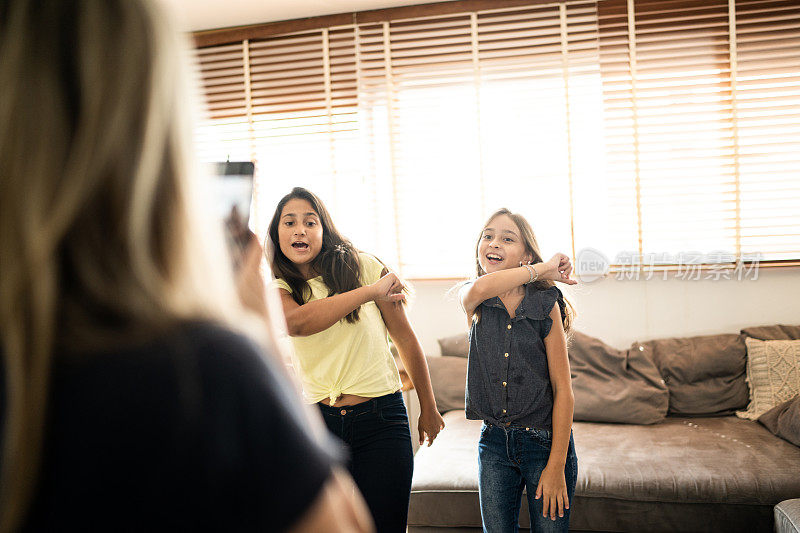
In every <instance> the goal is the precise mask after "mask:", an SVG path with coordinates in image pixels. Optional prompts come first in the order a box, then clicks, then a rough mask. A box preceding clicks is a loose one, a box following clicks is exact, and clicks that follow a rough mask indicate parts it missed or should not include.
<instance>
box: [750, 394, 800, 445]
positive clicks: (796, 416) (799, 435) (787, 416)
mask: <svg viewBox="0 0 800 533" xmlns="http://www.w3.org/2000/svg"><path fill="white" fill-rule="evenodd" d="M758 421H759V422H760V423H761V424H763V425H764V427H765V428H767V429H768V430H770V431H771V432H772V433H773V434H774V435H777V436H779V437H780V438H782V439H784V440H787V441H789V442H791V443H792V444H794V445H795V446H800V394H798V395H797V396H795V397H794V398H792V399H791V400H789V401H787V402H783V403H782V404H780V405H776V406H775V407H773V408H772V409H770V410H769V411H767V412H766V413H764V414H763V415H761V416H760V417H758Z"/></svg>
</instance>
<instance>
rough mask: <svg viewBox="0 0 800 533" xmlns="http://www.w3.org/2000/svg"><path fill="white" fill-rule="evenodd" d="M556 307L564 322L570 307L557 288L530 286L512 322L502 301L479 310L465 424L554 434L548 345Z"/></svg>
mask: <svg viewBox="0 0 800 533" xmlns="http://www.w3.org/2000/svg"><path fill="white" fill-rule="evenodd" d="M556 302H558V305H559V308H560V309H561V317H562V319H563V318H564V313H565V312H566V303H565V302H564V296H563V295H562V294H561V291H560V290H559V289H558V287H555V286H552V287H548V288H546V289H543V290H539V289H536V288H535V287H534V286H532V285H526V287H525V296H524V297H523V298H522V301H521V302H520V304H519V306H518V307H517V309H516V313H515V316H514V318H510V317H509V314H508V312H507V311H506V308H505V306H504V305H503V302H502V301H501V300H500V298H499V297H496V296H495V297H494V298H489V299H488V300H485V301H484V302H482V303H481V304H480V315H481V317H480V320H478V321H473V323H472V328H471V329H470V333H469V363H468V366H467V394H466V404H467V405H466V414H467V418H470V419H473V420H484V421H486V422H488V423H489V424H494V425H498V426H500V425H502V426H509V425H513V426H524V427H535V428H538V429H547V430H552V425H553V424H552V417H553V387H552V385H551V384H550V372H549V368H548V365H547V352H546V350H545V345H544V339H545V337H547V335H548V333H550V328H551V327H552V325H553V320H552V319H551V318H550V311H551V310H552V309H553V305H555V303H556Z"/></svg>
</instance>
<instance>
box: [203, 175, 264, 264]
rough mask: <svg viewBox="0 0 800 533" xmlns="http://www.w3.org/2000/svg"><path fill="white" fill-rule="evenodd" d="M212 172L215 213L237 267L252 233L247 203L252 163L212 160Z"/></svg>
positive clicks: (251, 189)
mask: <svg viewBox="0 0 800 533" xmlns="http://www.w3.org/2000/svg"><path fill="white" fill-rule="evenodd" d="M212 172H213V175H214V180H213V187H212V192H213V194H214V199H213V202H214V206H215V209H216V214H217V216H218V218H219V220H220V221H221V223H222V224H223V226H224V227H225V239H226V241H227V242H228V249H229V250H230V253H231V259H232V260H233V264H234V266H235V267H238V266H239V265H240V264H241V261H242V259H243V258H244V252H245V250H246V249H247V245H248V243H249V242H250V239H251V237H252V235H253V233H252V231H250V207H251V205H252V203H253V177H254V174H255V165H254V164H253V163H252V162H251V161H227V162H225V163H214V164H213V169H212Z"/></svg>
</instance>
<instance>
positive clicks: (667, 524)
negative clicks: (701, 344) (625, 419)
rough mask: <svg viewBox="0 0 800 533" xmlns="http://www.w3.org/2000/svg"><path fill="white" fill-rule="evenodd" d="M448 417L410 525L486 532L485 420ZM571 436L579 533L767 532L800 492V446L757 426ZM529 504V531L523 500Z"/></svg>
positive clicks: (679, 423) (626, 429) (705, 423)
mask: <svg viewBox="0 0 800 533" xmlns="http://www.w3.org/2000/svg"><path fill="white" fill-rule="evenodd" d="M444 419H445V423H446V427H445V429H444V430H443V431H442V432H441V433H440V434H439V436H438V437H437V438H436V441H434V443H433V445H432V446H431V447H429V448H428V447H425V448H421V449H420V450H419V452H417V455H416V457H415V460H414V463H415V466H414V478H413V482H412V487H411V505H410V508H409V519H408V523H409V526H411V527H414V526H439V527H448V526H449V527H455V526H461V527H480V524H481V516H480V508H479V505H478V439H479V436H480V428H481V422H480V421H477V420H466V418H465V417H464V414H463V413H462V412H460V411H451V412H449V413H447V414H445V415H444ZM573 434H574V438H575V449H576V453H577V456H578V483H577V486H576V489H575V498H574V502H573V504H572V505H571V506H570V507H571V519H570V526H571V528H574V529H576V530H595V531H597V530H600V531H756V530H759V529H762V530H763V529H764V528H763V527H759V526H760V525H761V526H763V522H764V520H766V522H767V523H769V524H770V526H771V520H772V518H771V517H772V509H773V506H774V505H775V504H776V503H778V502H780V501H783V500H786V499H788V498H792V497H795V496H797V495H798V494H800V448H797V447H796V446H793V445H791V444H789V443H788V442H786V441H783V440H781V439H779V438H777V437H775V436H774V435H772V434H771V433H770V432H769V431H767V430H766V429H765V428H764V427H763V426H761V425H760V424H757V423H755V422H752V421H749V420H742V419H740V418H736V417H733V416H727V417H713V418H667V419H665V420H664V421H663V422H662V423H660V424H656V425H650V426H642V425H630V424H599V423H590V422H575V424H574V425H573ZM522 505H523V507H522V510H521V513H520V514H521V516H520V524H521V525H522V526H523V527H526V525H527V524H528V517H527V508H526V504H525V498H523V504H522ZM603 509H605V511H604V512H603V511H602V510H603ZM704 517H705V518H704ZM764 517H766V518H764Z"/></svg>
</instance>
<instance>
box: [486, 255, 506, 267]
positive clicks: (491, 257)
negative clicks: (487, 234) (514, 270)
mask: <svg viewBox="0 0 800 533" xmlns="http://www.w3.org/2000/svg"><path fill="white" fill-rule="evenodd" d="M486 260H487V261H489V264H490V265H496V264H498V263H501V262H502V261H503V258H502V257H500V256H499V255H497V254H491V253H490V254H486Z"/></svg>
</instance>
